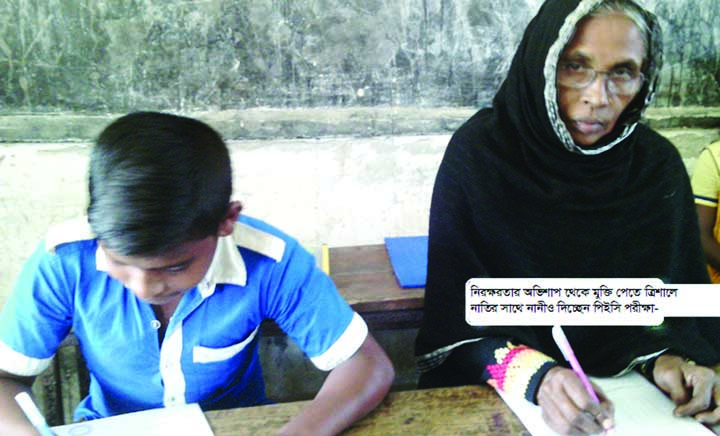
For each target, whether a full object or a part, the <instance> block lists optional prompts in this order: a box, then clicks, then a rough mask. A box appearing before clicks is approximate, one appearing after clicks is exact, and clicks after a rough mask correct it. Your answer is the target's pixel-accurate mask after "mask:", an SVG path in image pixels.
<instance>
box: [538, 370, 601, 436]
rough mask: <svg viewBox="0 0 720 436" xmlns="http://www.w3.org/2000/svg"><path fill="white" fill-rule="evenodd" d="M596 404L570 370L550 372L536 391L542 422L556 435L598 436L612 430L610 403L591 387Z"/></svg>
mask: <svg viewBox="0 0 720 436" xmlns="http://www.w3.org/2000/svg"><path fill="white" fill-rule="evenodd" d="M593 389H594V390H595V393H596V394H597V396H598V398H599V399H600V404H597V403H595V401H594V400H593V399H592V398H591V397H590V394H589V393H588V392H587V390H586V389H585V386H584V385H583V383H582V382H581V381H580V379H579V378H578V376H577V375H576V374H575V373H574V372H573V371H572V370H570V369H567V368H563V367H560V366H557V367H555V368H552V369H550V370H549V371H548V372H547V374H545V377H544V378H543V380H542V382H541V383H540V389H538V394H537V400H538V404H539V405H540V407H541V409H542V416H543V419H544V420H545V422H546V423H547V424H548V425H549V426H550V428H552V429H553V430H555V431H556V432H558V433H560V434H567V435H584V434H595V433H602V432H604V431H606V430H609V429H611V428H612V427H613V426H614V411H613V405H612V403H611V402H610V401H609V400H608V399H607V398H606V397H605V394H604V393H603V392H602V391H601V390H600V389H599V388H598V387H597V386H593Z"/></svg>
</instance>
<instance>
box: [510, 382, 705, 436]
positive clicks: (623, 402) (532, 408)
mask: <svg viewBox="0 0 720 436" xmlns="http://www.w3.org/2000/svg"><path fill="white" fill-rule="evenodd" d="M590 379H591V380H592V381H593V383H595V384H596V385H597V386H599V387H600V389H602V391H603V392H604V393H605V395H606V396H607V397H608V398H609V399H610V401H612V403H613V405H614V406H615V428H614V429H613V431H612V433H611V434H612V436H637V435H641V434H651V435H654V436H677V435H683V436H695V435H697V436H708V435H713V434H715V433H713V432H712V431H711V430H710V429H708V428H707V427H705V426H704V425H702V424H700V423H699V422H697V421H695V420H693V419H692V418H690V417H676V416H674V415H673V409H675V404H673V402H672V401H671V400H670V399H669V398H668V397H666V396H665V394H663V393H662V392H661V391H660V390H659V389H658V388H657V387H656V386H654V385H653V384H652V383H650V382H649V381H648V380H647V379H645V378H644V377H643V376H642V375H640V374H639V373H637V372H634V371H633V372H630V373H628V374H626V375H623V376H620V377H608V378H595V377H590ZM498 393H499V394H500V396H501V397H502V399H503V400H505V402H506V403H507V405H508V406H509V407H510V409H512V411H513V412H515V415H517V417H518V418H519V419H520V421H521V422H522V423H523V425H525V427H526V428H527V429H528V430H529V431H530V433H531V434H532V436H557V433H556V432H554V431H553V430H552V429H550V427H548V426H547V424H545V421H543V419H542V415H541V411H540V406H537V405H535V404H533V403H530V402H529V401H526V400H525V399H524V398H510V397H509V396H505V395H503V393H502V392H500V391H498Z"/></svg>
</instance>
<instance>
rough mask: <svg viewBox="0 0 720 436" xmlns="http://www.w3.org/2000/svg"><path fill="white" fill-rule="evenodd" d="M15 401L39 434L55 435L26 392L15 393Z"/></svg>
mask: <svg viewBox="0 0 720 436" xmlns="http://www.w3.org/2000/svg"><path fill="white" fill-rule="evenodd" d="M15 401H17V403H18V406H20V409H22V411H23V413H25V416H27V418H28V419H29V420H30V423H31V424H32V425H33V427H35V430H37V431H38V432H39V433H40V436H54V435H55V433H53V432H52V430H50V427H49V426H48V424H47V422H46V421H45V417H43V416H42V413H40V410H38V408H37V406H36V405H35V403H34V402H33V400H32V398H30V395H28V393H27V392H20V393H19V394H17V395H15Z"/></svg>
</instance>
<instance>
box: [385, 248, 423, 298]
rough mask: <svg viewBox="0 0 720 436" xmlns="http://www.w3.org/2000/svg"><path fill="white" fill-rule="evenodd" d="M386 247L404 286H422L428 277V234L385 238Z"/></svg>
mask: <svg viewBox="0 0 720 436" xmlns="http://www.w3.org/2000/svg"><path fill="white" fill-rule="evenodd" d="M385 248H386V249H387V252H388V257H389V258H390V264H391V265H392V267H393V271H394V272H395V277H396V278H397V280H398V283H399V284H400V287H402V288H422V287H424V286H425V280H426V279H427V254H428V237H427V236H400V237H393V238H385Z"/></svg>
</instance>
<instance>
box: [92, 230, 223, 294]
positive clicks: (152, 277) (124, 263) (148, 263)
mask: <svg viewBox="0 0 720 436" xmlns="http://www.w3.org/2000/svg"><path fill="white" fill-rule="evenodd" d="M217 241H218V239H217V237H216V236H208V237H206V238H204V239H199V240H195V241H190V242H186V243H184V244H181V245H180V246H179V247H177V248H176V249H174V250H171V251H169V252H167V253H165V254H163V255H160V256H155V257H137V256H121V255H119V254H117V253H114V252H112V251H111V250H108V249H107V248H105V247H104V246H103V244H102V242H101V243H100V246H101V248H102V251H103V252H104V254H105V257H106V259H107V273H108V274H109V275H110V276H111V277H113V278H114V279H116V280H118V281H120V282H121V283H122V284H123V285H125V287H126V288H128V289H130V291H132V293H133V294H135V295H136V296H137V297H138V298H139V299H141V300H143V301H145V302H147V303H150V304H155V305H163V304H169V303H176V302H177V301H179V299H180V297H182V295H183V294H184V293H185V292H186V291H188V290H190V289H192V288H194V287H195V286H196V285H197V284H198V283H199V282H200V280H202V278H203V277H204V276H205V273H207V270H208V268H210V264H211V263H212V260H213V255H214V254H215V247H216V246H217Z"/></svg>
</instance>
